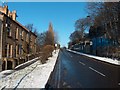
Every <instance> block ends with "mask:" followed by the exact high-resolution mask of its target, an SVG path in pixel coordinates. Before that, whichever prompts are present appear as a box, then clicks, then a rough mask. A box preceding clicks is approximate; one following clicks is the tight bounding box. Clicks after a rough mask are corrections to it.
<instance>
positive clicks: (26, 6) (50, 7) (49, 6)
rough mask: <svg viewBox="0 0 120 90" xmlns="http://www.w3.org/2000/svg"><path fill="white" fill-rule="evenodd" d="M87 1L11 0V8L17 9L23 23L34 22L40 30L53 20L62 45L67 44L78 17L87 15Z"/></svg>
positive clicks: (43, 29) (9, 4)
mask: <svg viewBox="0 0 120 90" xmlns="http://www.w3.org/2000/svg"><path fill="white" fill-rule="evenodd" d="M86 5H87V3H86V2H85V3H84V2H74V3H73V2H56V3H55V2H34V3H33V2H11V3H8V6H9V9H10V10H16V11H17V15H18V18H17V20H18V21H19V22H20V23H21V24H22V25H26V24H30V23H33V24H34V26H35V27H36V28H37V30H38V32H44V31H46V30H47V29H48V25H49V22H52V24H53V28H54V31H55V32H57V34H58V39H59V42H60V44H61V46H67V43H68V42H69V36H70V34H71V33H72V32H73V31H74V29H75V28H74V23H75V21H76V20H77V19H79V18H83V17H86V16H87V11H86Z"/></svg>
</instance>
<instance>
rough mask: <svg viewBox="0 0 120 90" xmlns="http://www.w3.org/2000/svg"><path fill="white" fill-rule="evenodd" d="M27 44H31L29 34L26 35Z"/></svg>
mask: <svg viewBox="0 0 120 90" xmlns="http://www.w3.org/2000/svg"><path fill="white" fill-rule="evenodd" d="M26 42H29V34H28V33H27V35H26Z"/></svg>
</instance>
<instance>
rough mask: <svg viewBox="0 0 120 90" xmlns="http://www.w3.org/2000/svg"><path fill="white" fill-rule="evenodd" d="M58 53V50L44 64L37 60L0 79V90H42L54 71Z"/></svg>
mask: <svg viewBox="0 0 120 90" xmlns="http://www.w3.org/2000/svg"><path fill="white" fill-rule="evenodd" d="M58 53H59V50H57V53H54V52H53V57H50V58H48V61H47V62H46V63H45V64H41V62H40V60H38V61H36V62H35V63H33V64H31V65H30V66H28V67H26V68H24V69H21V70H18V71H14V72H13V73H12V74H10V75H8V76H6V77H2V78H0V89H2V88H44V86H45V84H46V83H47V80H48V78H49V76H50V73H51V72H52V71H53V69H54V65H55V63H56V60H57V57H58ZM4 72H6V71H4ZM7 72H8V71H7ZM10 72H11V70H10ZM0 75H1V76H2V73H0Z"/></svg>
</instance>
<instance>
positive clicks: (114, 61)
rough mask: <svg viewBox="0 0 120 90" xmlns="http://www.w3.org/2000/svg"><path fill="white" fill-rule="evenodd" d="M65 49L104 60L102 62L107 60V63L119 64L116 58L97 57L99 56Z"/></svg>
mask: <svg viewBox="0 0 120 90" xmlns="http://www.w3.org/2000/svg"><path fill="white" fill-rule="evenodd" d="M67 50H68V51H70V52H73V53H76V54H80V55H84V56H87V57H90V58H94V59H97V60H101V61H104V62H108V63H111V64H115V65H120V61H118V60H116V59H115V60H114V59H111V58H106V57H99V56H94V55H89V54H84V53H80V52H76V51H73V50H70V49H67Z"/></svg>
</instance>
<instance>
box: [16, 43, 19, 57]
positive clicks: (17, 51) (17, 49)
mask: <svg viewBox="0 0 120 90" xmlns="http://www.w3.org/2000/svg"><path fill="white" fill-rule="evenodd" d="M15 50H16V51H15V56H16V57H17V56H18V54H19V48H18V45H16V48H15Z"/></svg>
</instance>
